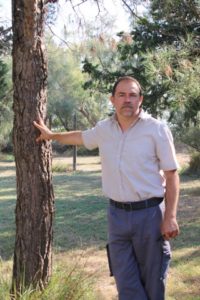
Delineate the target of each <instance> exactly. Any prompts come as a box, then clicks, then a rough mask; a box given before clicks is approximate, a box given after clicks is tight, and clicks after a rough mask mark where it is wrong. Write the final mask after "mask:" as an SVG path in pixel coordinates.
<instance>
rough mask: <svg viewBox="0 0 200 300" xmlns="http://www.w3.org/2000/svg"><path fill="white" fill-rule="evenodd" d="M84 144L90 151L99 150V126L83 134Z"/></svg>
mask: <svg viewBox="0 0 200 300" xmlns="http://www.w3.org/2000/svg"><path fill="white" fill-rule="evenodd" d="M82 138H83V144H84V146H85V147H86V148H87V149H89V150H93V149H95V148H98V130H97V126H95V127H93V128H91V129H88V130H85V131H83V132H82Z"/></svg>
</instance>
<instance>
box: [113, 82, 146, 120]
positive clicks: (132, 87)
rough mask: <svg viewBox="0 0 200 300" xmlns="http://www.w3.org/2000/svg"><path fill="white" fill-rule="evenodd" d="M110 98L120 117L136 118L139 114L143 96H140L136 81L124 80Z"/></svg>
mask: <svg viewBox="0 0 200 300" xmlns="http://www.w3.org/2000/svg"><path fill="white" fill-rule="evenodd" d="M110 100H111V102H112V104H113V106H114V107H115V110H116V114H117V116H118V117H122V118H125V119H134V118H135V116H137V115H138V114H139V109H140V105H141V103H142V101H143V96H140V89H139V87H138V85H137V84H136V83H135V82H134V81H131V80H122V81H121V82H119V83H118V85H117V88H116V91H115V95H114V96H111V98H110Z"/></svg>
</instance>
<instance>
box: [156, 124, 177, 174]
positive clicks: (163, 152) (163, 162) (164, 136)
mask: <svg viewBox="0 0 200 300" xmlns="http://www.w3.org/2000/svg"><path fill="white" fill-rule="evenodd" d="M156 152H157V156H158V159H159V162H160V169H161V170H163V171H170V170H176V169H178V168H179V164H178V162H177V158H176V151H175V147H174V141H173V136H172V133H171V131H170V129H169V127H168V126H167V125H166V124H163V123H161V124H160V125H159V126H158V132H157V143H156Z"/></svg>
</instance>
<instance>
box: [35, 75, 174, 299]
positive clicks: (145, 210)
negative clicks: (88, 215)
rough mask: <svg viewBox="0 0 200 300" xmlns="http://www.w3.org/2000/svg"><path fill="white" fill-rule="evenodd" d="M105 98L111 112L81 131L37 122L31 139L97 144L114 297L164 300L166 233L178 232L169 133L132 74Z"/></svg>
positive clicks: (171, 235) (168, 253)
mask: <svg viewBox="0 0 200 300" xmlns="http://www.w3.org/2000/svg"><path fill="white" fill-rule="evenodd" d="M110 100H111V102H112V104H113V106H114V108H115V115H114V116H112V117H110V118H108V119H106V120H103V121H100V122H98V123H97V125H96V126H95V127H94V128H92V129H89V130H86V131H83V132H81V131H74V132H65V133H53V132H51V131H50V130H49V129H48V128H47V127H46V126H45V125H44V123H43V122H42V121H40V122H39V124H38V123H36V122H35V123H34V124H35V126H36V127H37V128H38V129H39V130H40V132H41V134H40V136H39V137H38V138H37V141H40V140H43V139H53V140H57V141H58V142H61V143H66V144H73V145H85V146H86V147H87V148H88V149H94V148H96V147H99V152H100V157H101V164H102V185H103V191H104V194H105V195H106V196H107V197H108V198H109V199H110V200H109V207H108V227H109V228H108V235H109V252H110V261H111V267H112V272H113V275H114V277H115V281H116V285H117V289H118V294H119V300H163V299H164V297H165V296H164V294H165V279H166V274H167V270H168V266H169V261H170V258H171V251H170V245H169V241H168V240H169V239H170V238H174V237H176V236H177V235H178V233H179V227H178V224H177V220H176V211H177V204H178V194H179V177H178V173H177V167H178V164H177V161H176V157H175V150H174V145H173V139H172V136H171V133H170V131H169V129H168V127H167V126H166V125H165V124H163V123H162V122H161V121H158V120H156V119H154V118H152V117H151V116H150V115H148V114H147V113H145V112H144V111H143V110H142V109H141V105H142V101H143V96H142V91H141V86H140V84H139V82H138V81H137V80H136V79H134V78H133V77H129V76H124V77H121V78H119V79H118V81H117V82H116V83H115V85H114V87H113V91H112V96H111V98H110ZM163 198H164V202H165V208H164V207H163V201H162V200H163Z"/></svg>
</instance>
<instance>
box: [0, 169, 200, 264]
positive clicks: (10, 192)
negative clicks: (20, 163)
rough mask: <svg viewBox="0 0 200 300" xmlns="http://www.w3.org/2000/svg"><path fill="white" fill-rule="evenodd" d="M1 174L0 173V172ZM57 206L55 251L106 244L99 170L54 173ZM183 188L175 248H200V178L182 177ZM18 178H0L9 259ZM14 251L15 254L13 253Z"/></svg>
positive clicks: (1, 223) (4, 250)
mask: <svg viewBox="0 0 200 300" xmlns="http://www.w3.org/2000/svg"><path fill="white" fill-rule="evenodd" d="M0 171H1V170H0ZM53 182H54V191H55V207H56V213H55V218H54V248H55V250H56V251H66V250H69V249H72V248H80V247H83V246H88V245H94V244H95V245H98V246H99V247H101V246H102V247H104V246H105V243H106V241H107V219H106V207H107V199H105V198H104V197H103V196H102V191H101V172H100V171H77V172H67V173H66V172H64V173H54V174H53ZM181 182H182V183H183V188H182V190H181V197H180V198H181V199H180V204H179V212H178V219H179V224H180V229H181V234H180V236H179V237H178V238H177V239H175V240H174V241H173V242H172V247H173V248H174V249H181V248H185V247H194V246H195V247H196V246H199V231H200V221H199V215H200V205H199V200H200V183H199V179H197V178H194V177H189V176H183V177H181ZM14 198H15V176H7V177H1V178H0V255H1V256H2V258H3V259H8V258H10V256H11V255H12V251H13V244H14V234H15V232H14V222H15V216H14V209H15V199H14ZM11 249H12V251H11Z"/></svg>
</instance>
